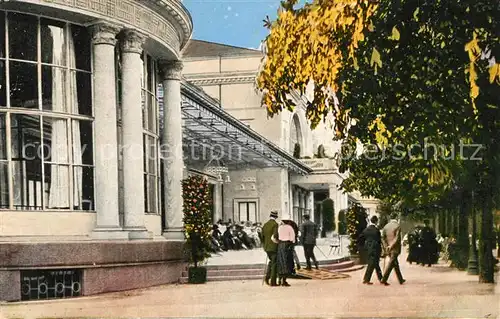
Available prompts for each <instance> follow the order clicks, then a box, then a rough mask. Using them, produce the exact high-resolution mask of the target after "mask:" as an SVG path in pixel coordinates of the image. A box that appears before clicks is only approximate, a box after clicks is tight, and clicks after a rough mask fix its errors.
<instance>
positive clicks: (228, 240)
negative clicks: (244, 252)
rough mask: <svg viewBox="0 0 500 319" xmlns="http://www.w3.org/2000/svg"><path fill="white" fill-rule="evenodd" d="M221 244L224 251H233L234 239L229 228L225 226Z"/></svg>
mask: <svg viewBox="0 0 500 319" xmlns="http://www.w3.org/2000/svg"><path fill="white" fill-rule="evenodd" d="M222 242H223V245H224V250H229V249H235V243H234V238H233V234H232V232H231V227H230V226H227V227H226V231H225V232H224V234H222Z"/></svg>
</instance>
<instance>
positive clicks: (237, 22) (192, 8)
mask: <svg viewBox="0 0 500 319" xmlns="http://www.w3.org/2000/svg"><path fill="white" fill-rule="evenodd" d="M182 3H183V4H184V5H185V6H186V8H187V9H188V10H189V12H190V13H191V16H192V18H193V24H194V32H193V39H197V40H205V41H210V42H217V43H223V44H229V45H234V46H238V47H243V48H254V49H257V48H259V46H260V43H261V41H262V40H264V38H265V37H266V35H267V34H268V30H267V29H266V28H264V26H263V24H264V23H263V21H262V20H264V19H265V18H266V16H267V15H268V16H269V17H270V18H271V20H275V19H276V15H277V10H278V6H279V3H280V1H279V0H183V1H182Z"/></svg>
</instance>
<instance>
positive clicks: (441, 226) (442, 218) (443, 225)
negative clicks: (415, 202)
mask: <svg viewBox="0 0 500 319" xmlns="http://www.w3.org/2000/svg"><path fill="white" fill-rule="evenodd" d="M439 233H440V234H441V235H442V236H444V235H445V234H446V218H445V215H444V211H443V210H442V209H441V210H440V211H439Z"/></svg>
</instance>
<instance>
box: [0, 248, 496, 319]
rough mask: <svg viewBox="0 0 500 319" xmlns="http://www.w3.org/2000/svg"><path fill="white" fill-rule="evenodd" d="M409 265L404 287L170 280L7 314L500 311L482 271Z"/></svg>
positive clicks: (6, 309) (433, 314)
mask: <svg viewBox="0 0 500 319" xmlns="http://www.w3.org/2000/svg"><path fill="white" fill-rule="evenodd" d="M401 259H402V258H401ZM402 271H403V274H404V276H405V278H406V279H407V283H405V284H404V285H402V286H401V285H399V284H398V283H397V282H396V280H395V278H394V277H391V279H390V281H389V282H390V283H391V284H392V285H391V286H389V287H384V286H381V285H378V284H375V285H373V286H366V285H362V284H361V278H362V276H363V272H362V271H358V272H353V273H350V275H351V277H350V278H347V279H338V280H290V283H291V285H292V286H291V287H288V288H285V287H275V288H271V287H267V286H263V285H262V284H261V282H260V281H258V280H254V281H238V282H210V283H207V284H205V285H168V286H162V287H155V288H150V289H145V290H138V291H132V292H122V293H113V294H106V295H101V296H95V297H84V298H79V299H67V300H57V301H49V302H47V301H44V302H27V303H10V304H1V305H0V307H1V312H0V317H1V315H2V314H3V316H4V317H7V318H40V317H46V318H47V317H50V318H61V317H73V318H74V317H79V318H82V317H94V318H95V317H100V318H102V317H113V318H138V317H142V318H144V317H149V318H152V317H155V318H158V317H177V318H179V317H204V318H207V317H218V318H222V317H225V318H227V317H230V318H235V317H240V318H241V317H243V318H263V317H266V318H270V317H274V318H278V317H280V318H297V317H309V318H313V317H314V318H319V317H322V318H342V317H362V318H366V317H430V318H437V317H442V318H444V317H447V318H451V317H453V318H499V315H500V309H499V308H500V289H498V285H488V284H478V283H477V277H476V276H468V275H467V274H465V273H464V272H459V271H456V270H454V269H450V268H448V267H446V266H444V265H439V266H435V267H432V268H427V267H425V268H424V267H421V266H415V265H413V266H410V265H407V264H406V263H402ZM393 276H394V275H393ZM497 279H500V278H498V276H497Z"/></svg>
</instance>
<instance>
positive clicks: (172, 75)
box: [158, 60, 183, 81]
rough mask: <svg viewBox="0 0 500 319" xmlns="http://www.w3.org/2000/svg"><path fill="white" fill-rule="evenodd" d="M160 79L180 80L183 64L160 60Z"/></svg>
mask: <svg viewBox="0 0 500 319" xmlns="http://www.w3.org/2000/svg"><path fill="white" fill-rule="evenodd" d="M158 67H159V69H160V77H161V79H162V81H165V80H180V79H181V75H182V68H183V64H182V62H181V61H175V60H162V61H159V63H158Z"/></svg>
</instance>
